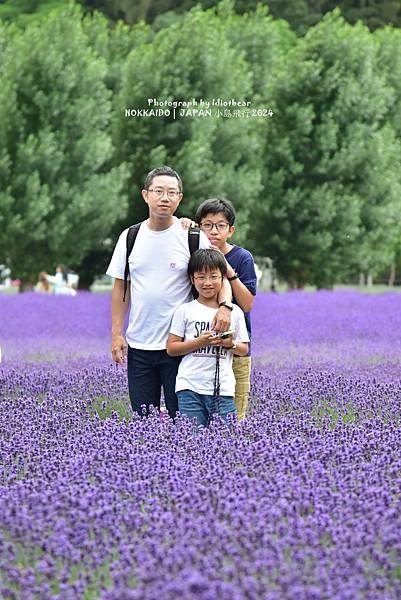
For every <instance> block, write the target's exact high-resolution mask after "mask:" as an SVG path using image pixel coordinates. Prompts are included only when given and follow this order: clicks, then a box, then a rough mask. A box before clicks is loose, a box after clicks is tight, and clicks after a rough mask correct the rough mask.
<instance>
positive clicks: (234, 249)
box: [195, 198, 257, 421]
mask: <svg viewBox="0 0 401 600" xmlns="http://www.w3.org/2000/svg"><path fill="white" fill-rule="evenodd" d="M195 221H196V222H197V223H198V224H199V226H200V228H201V229H202V231H203V232H204V233H205V234H206V235H207V237H208V238H209V241H210V242H211V243H212V244H213V246H217V248H218V249H219V250H220V251H221V252H222V253H223V254H224V257H225V259H226V261H227V279H228V281H229V282H230V283H231V289H232V293H233V301H234V302H235V303H236V304H238V306H239V307H240V308H242V310H243V311H244V314H245V322H246V327H247V330H248V335H249V339H250V338H251V315H250V311H251V309H252V305H253V299H254V297H255V295H256V281H257V279H256V272H255V264H254V261H253V256H252V254H251V253H250V252H249V250H246V249H245V248H241V246H236V245H234V244H230V243H229V241H228V240H229V239H230V238H231V236H232V235H233V234H234V232H235V227H234V221H235V210H234V207H233V205H232V204H231V202H230V201H229V200H226V199H224V198H211V199H209V200H205V201H204V202H202V204H201V205H200V206H199V208H198V210H197V211H196V215H195ZM233 370H234V375H235V381H236V386H235V406H236V409H237V414H238V420H239V421H241V420H242V419H243V418H244V417H245V413H246V409H247V407H248V398H249V390H250V374H251V356H250V349H249V352H248V353H247V354H246V356H245V355H243V354H240V353H239V352H237V350H235V352H234V360H233Z"/></svg>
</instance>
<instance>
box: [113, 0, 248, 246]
mask: <svg viewBox="0 0 401 600" xmlns="http://www.w3.org/2000/svg"><path fill="white" fill-rule="evenodd" d="M224 11H228V12H224ZM230 14H231V12H230V7H229V6H228V5H224V6H223V7H222V8H221V11H220V13H219V14H216V13H215V11H206V12H204V11H201V10H200V9H194V10H192V11H191V12H190V13H188V14H187V15H185V17H184V19H183V21H182V22H181V23H174V24H173V25H172V26H170V27H168V28H167V29H165V30H163V31H160V32H158V33H157V34H156V35H155V38H154V40H153V42H152V43H146V44H143V45H141V46H138V47H137V48H135V49H134V50H133V52H132V53H131V54H130V56H129V57H128V61H127V66H126V71H125V73H124V76H123V82H124V83H123V87H122V90H121V93H120V95H119V97H118V99H117V107H118V113H117V114H118V115H119V116H118V122H117V127H116V139H115V144H116V146H117V147H118V148H119V149H120V152H121V154H120V157H119V159H120V160H121V161H126V162H128V163H129V165H130V172H131V174H132V178H131V189H130V193H131V198H132V202H131V208H130V212H129V216H128V221H129V222H135V221H137V220H140V219H141V218H143V217H144V216H145V214H146V207H145V204H144V203H143V201H142V200H141V198H140V194H139V192H140V189H141V187H142V182H143V179H144V175H145V174H146V173H147V172H148V171H149V170H150V169H151V168H153V167H154V166H155V165H158V164H162V163H167V164H171V165H172V166H173V167H175V168H176V169H177V170H178V171H179V172H180V174H181V175H182V177H183V181H184V186H185V198H184V202H183V204H182V207H181V212H182V213H183V214H186V215H192V214H193V213H194V211H195V208H196V207H197V205H198V204H199V202H200V201H202V200H204V199H205V198H207V197H209V196H211V195H213V196H214V195H218V194H224V195H226V196H228V197H229V198H230V199H231V200H232V201H233V202H234V203H235V205H236V207H237V209H238V225H239V234H238V237H236V239H237V240H238V241H241V240H242V241H243V240H245V239H246V235H247V231H248V227H249V225H248V223H249V214H250V210H251V205H252V204H251V200H252V199H254V198H256V197H257V195H258V192H259V189H260V170H259V168H258V160H259V158H258V157H259V155H260V152H259V151H260V148H259V146H258V144H259V140H260V137H259V135H258V127H259V126H260V123H259V122H258V121H257V119H256V120H252V119H245V118H244V119H241V118H229V117H227V118H225V117H224V116H219V117H217V116H215V114H216V112H217V107H210V108H209V110H210V109H211V110H212V116H206V114H205V115H204V116H202V115H199V114H198V115H196V116H195V115H193V116H188V115H186V116H182V115H181V114H180V111H179V109H178V107H177V110H176V118H175V119H174V118H173V115H172V112H173V110H172V109H171V114H170V116H168V115H164V116H157V117H151V116H150V117H146V116H132V117H126V116H125V111H126V109H130V110H132V111H135V110H141V109H151V108H152V107H153V108H156V109H157V108H158V107H157V106H155V105H154V104H150V101H151V99H156V100H157V101H171V102H173V101H179V102H180V101H181V102H182V101H192V100H194V101H195V102H196V103H197V104H196V105H194V108H195V109H197V110H199V109H201V108H202V107H203V108H204V109H205V110H206V108H205V105H201V103H200V101H201V99H203V100H205V101H209V102H212V100H213V99H223V100H224V99H231V98H235V99H240V100H244V101H246V100H247V99H250V94H251V92H252V89H251V88H252V78H251V75H250V73H249V68H248V65H247V63H246V62H245V60H244V58H243V53H242V52H240V51H239V50H238V49H236V48H234V47H233V46H232V45H231V44H230V42H229V40H228V39H227V32H226V25H225V24H226V21H227V19H228V18H229V15H230ZM219 110H220V112H221V115H223V112H224V110H223V108H221V107H220V109H219Z"/></svg>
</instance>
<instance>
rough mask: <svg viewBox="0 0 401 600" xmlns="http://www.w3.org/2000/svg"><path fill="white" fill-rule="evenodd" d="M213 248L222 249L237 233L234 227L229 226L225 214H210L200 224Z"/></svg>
mask: <svg viewBox="0 0 401 600" xmlns="http://www.w3.org/2000/svg"><path fill="white" fill-rule="evenodd" d="M199 225H200V228H201V229H202V231H203V232H204V233H206V235H207V237H208V239H209V241H210V242H211V243H212V244H213V246H217V247H218V248H222V247H223V246H224V244H225V243H226V241H227V240H228V238H230V237H231V236H232V234H233V233H234V231H235V227H234V225H229V223H228V222H227V219H226V217H225V216H224V213H208V214H207V215H205V216H204V217H203V219H202V221H201V222H200V223H199Z"/></svg>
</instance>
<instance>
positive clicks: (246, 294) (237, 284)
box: [227, 262, 255, 312]
mask: <svg viewBox="0 0 401 600" xmlns="http://www.w3.org/2000/svg"><path fill="white" fill-rule="evenodd" d="M236 275H237V274H236V272H235V271H234V269H233V268H232V266H231V265H230V264H229V263H228V262H227V278H228V279H229V278H231V277H235V276H236ZM230 283H231V290H232V294H233V296H234V298H235V301H236V302H237V304H238V306H239V307H240V308H242V310H243V311H244V312H249V311H251V310H252V306H253V300H254V298H255V296H254V295H253V294H252V293H251V292H250V291H249V290H248V288H247V287H246V285H244V284H243V283H242V281H241V280H240V278H239V277H238V276H237V278H236V279H233V280H232V281H230Z"/></svg>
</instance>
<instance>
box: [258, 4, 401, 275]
mask: <svg viewBox="0 0 401 600" xmlns="http://www.w3.org/2000/svg"><path fill="white" fill-rule="evenodd" d="M272 92H273V96H272V104H273V107H274V109H275V118H274V119H272V121H271V122H270V127H269V129H268V132H267V137H266V145H265V151H264V156H265V169H264V178H263V183H264V197H265V201H264V202H263V203H262V202H261V203H259V205H258V209H257V219H256V223H257V225H258V227H257V230H256V232H255V233H256V239H257V248H258V252H259V253H261V252H263V251H264V252H266V253H267V254H269V255H270V256H272V258H273V259H275V261H276V266H277V268H278V271H279V272H280V273H281V275H282V276H284V277H285V278H286V279H287V280H288V281H290V282H291V283H292V284H293V285H294V286H299V285H303V284H304V283H306V282H309V283H315V284H317V285H318V286H320V287H322V286H331V285H332V284H333V283H334V282H336V281H338V280H340V279H341V277H344V276H346V275H347V273H349V272H350V271H353V270H354V271H355V270H357V269H361V270H369V271H371V272H375V271H377V270H378V269H380V266H382V265H383V264H389V262H391V260H392V255H393V252H394V250H393V247H392V242H391V240H394V239H395V237H396V235H397V227H398V224H397V218H396V216H397V214H400V212H401V203H400V199H401V196H400V156H401V152H400V143H399V140H398V139H397V138H396V136H395V134H394V131H393V129H392V127H391V125H390V124H386V119H387V117H388V115H389V112H390V110H391V106H392V104H393V102H394V91H393V89H392V88H391V87H390V86H389V85H388V83H387V81H386V77H385V76H384V74H383V71H382V70H381V69H380V66H379V62H378V59H377V46H376V44H375V43H374V40H373V38H372V35H371V34H370V33H369V31H368V30H367V29H366V28H364V27H363V26H362V25H359V26H356V27H354V28H352V27H350V26H349V25H347V24H346V23H345V22H344V20H343V19H342V18H341V17H340V16H339V15H338V13H335V14H333V15H329V16H327V17H326V18H325V19H324V20H323V21H322V22H321V23H319V24H318V25H317V26H316V27H314V28H312V29H311V30H310V31H309V32H308V34H307V35H306V36H305V38H304V39H303V40H301V41H300V42H299V44H298V46H297V47H296V48H294V49H293V50H291V51H290V52H289V53H288V54H287V56H286V60H285V61H284V62H283V64H282V65H281V68H280V69H278V70H277V72H276V81H275V84H274V85H273V86H272Z"/></svg>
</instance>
